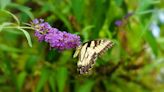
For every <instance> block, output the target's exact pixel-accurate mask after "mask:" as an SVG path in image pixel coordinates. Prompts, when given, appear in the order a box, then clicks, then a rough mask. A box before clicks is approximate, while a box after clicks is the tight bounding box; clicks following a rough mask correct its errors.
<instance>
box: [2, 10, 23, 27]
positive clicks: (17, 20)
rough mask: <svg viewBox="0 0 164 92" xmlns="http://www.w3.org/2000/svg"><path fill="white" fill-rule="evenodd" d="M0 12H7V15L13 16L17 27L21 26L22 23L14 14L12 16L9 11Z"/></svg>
mask: <svg viewBox="0 0 164 92" xmlns="http://www.w3.org/2000/svg"><path fill="white" fill-rule="evenodd" d="M0 11H2V12H5V13H7V14H9V15H11V16H12V17H13V18H14V20H15V21H16V22H17V25H20V21H19V19H18V18H17V16H15V15H14V14H12V13H11V12H9V11H7V10H0Z"/></svg>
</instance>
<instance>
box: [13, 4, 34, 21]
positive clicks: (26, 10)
mask: <svg viewBox="0 0 164 92" xmlns="http://www.w3.org/2000/svg"><path fill="white" fill-rule="evenodd" d="M10 7H12V8H15V9H18V10H20V11H21V12H24V13H25V14H27V15H28V16H29V17H30V18H31V20H33V19H34V16H33V14H32V12H31V11H30V10H31V9H30V8H29V7H26V6H22V5H19V4H16V3H11V4H10Z"/></svg>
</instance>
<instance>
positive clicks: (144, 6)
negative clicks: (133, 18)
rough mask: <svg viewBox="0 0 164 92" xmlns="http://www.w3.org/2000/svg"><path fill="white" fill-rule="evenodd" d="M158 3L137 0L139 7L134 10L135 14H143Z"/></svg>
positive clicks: (150, 0) (155, 1)
mask: <svg viewBox="0 0 164 92" xmlns="http://www.w3.org/2000/svg"><path fill="white" fill-rule="evenodd" d="M157 3H160V0H139V5H138V8H137V10H136V13H141V12H144V11H145V10H146V9H147V8H148V7H150V6H151V5H152V4H157Z"/></svg>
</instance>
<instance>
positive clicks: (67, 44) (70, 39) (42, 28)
mask: <svg viewBox="0 0 164 92" xmlns="http://www.w3.org/2000/svg"><path fill="white" fill-rule="evenodd" d="M32 24H33V27H34V29H35V36H36V37H37V38H38V40H39V41H40V42H41V41H45V42H47V43H49V44H50V47H52V48H56V49H59V50H64V49H71V48H75V47H77V46H79V45H80V43H81V42H80V36H77V35H75V34H71V33H67V32H65V31H64V32H62V31H59V30H58V29H57V28H53V27H51V26H50V25H49V24H48V23H47V22H44V20H43V19H35V20H33V21H32Z"/></svg>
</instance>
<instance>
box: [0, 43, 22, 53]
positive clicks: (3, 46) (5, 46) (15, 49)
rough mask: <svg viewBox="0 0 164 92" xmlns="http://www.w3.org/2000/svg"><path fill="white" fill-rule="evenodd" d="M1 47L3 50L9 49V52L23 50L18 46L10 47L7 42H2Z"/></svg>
mask: <svg viewBox="0 0 164 92" xmlns="http://www.w3.org/2000/svg"><path fill="white" fill-rule="evenodd" d="M0 49H1V50H3V51H8V52H22V51H21V50H20V49H18V48H14V47H9V46H7V45H5V44H0Z"/></svg>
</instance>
